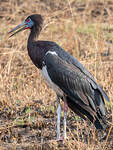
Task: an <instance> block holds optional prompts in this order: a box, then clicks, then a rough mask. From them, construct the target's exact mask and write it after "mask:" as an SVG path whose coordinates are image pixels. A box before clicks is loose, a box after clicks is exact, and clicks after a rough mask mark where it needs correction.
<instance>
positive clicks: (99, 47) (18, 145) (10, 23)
mask: <svg viewBox="0 0 113 150" xmlns="http://www.w3.org/2000/svg"><path fill="white" fill-rule="evenodd" d="M33 13H40V14H42V15H43V16H44V18H45V22H44V27H43V30H42V32H41V34H40V36H39V39H41V40H50V41H55V42H56V43H58V44H59V45H60V46H62V47H63V48H64V49H65V50H66V51H69V52H70V53H71V54H72V55H73V56H74V57H76V58H77V59H78V60H79V61H80V62H81V63H82V64H83V65H84V66H85V67H86V68H87V69H88V70H89V71H90V72H91V73H92V74H93V76H94V77H95V79H96V80H97V82H98V83H99V84H100V85H101V86H102V87H103V89H104V90H105V91H106V92H107V94H108V96H109V98H110V102H109V103H108V102H106V106H107V109H108V116H107V117H108V121H109V122H110V123H111V124H112V123H113V0H33V1H31V0H26V1H25V0H24V1H22V0H0V150H21V149H22V150H112V149H113V128H112V127H111V130H109V134H108V137H107V139H106V141H102V142H100V140H99V135H98V134H97V133H96V131H95V128H94V126H93V125H91V124H89V123H87V122H85V121H83V120H82V119H81V118H79V117H78V116H76V115H75V114H74V113H73V112H71V111H70V110H68V119H67V135H68V139H67V140H65V141H64V142H63V143H62V142H56V141H55V138H56V105H57V104H56V101H55V99H56V96H55V93H54V92H53V91H52V90H51V89H49V88H48V86H47V85H46V83H45V81H44V80H43V78H42V77H41V74H40V72H39V70H38V69H37V68H36V67H35V66H34V65H33V64H32V62H31V60H30V58H29V56H28V54H27V48H26V45H27V38H28V35H29V31H24V32H22V33H19V34H17V35H15V36H14V37H12V38H10V39H9V38H8V34H7V33H8V31H10V29H12V28H13V27H15V26H16V25H18V24H19V23H21V22H22V21H23V20H24V19H25V18H26V17H27V16H28V15H30V14H33ZM62 105H63V103H62ZM62 121H63V114H62ZM62 127H63V125H61V128H62Z"/></svg>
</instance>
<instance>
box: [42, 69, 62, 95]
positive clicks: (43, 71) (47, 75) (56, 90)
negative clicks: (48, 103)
mask: <svg viewBox="0 0 113 150" xmlns="http://www.w3.org/2000/svg"><path fill="white" fill-rule="evenodd" d="M41 73H42V76H43V77H44V79H45V80H46V82H47V84H48V85H49V87H50V88H52V89H53V90H54V91H55V92H56V94H57V95H59V96H63V91H62V90H61V89H60V88H59V87H58V86H57V85H56V84H55V83H53V82H52V80H51V79H50V77H49V74H48V72H47V69H46V66H44V67H43V68H42V70H41Z"/></svg>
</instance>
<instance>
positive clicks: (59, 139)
mask: <svg viewBox="0 0 113 150" xmlns="http://www.w3.org/2000/svg"><path fill="white" fill-rule="evenodd" d="M66 139H68V137H67V136H61V137H59V138H57V139H56V140H57V142H58V141H64V140H66Z"/></svg>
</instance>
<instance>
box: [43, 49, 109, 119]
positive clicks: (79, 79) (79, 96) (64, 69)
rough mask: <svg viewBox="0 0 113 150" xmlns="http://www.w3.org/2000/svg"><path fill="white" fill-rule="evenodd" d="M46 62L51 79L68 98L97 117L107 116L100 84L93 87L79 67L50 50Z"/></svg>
mask: <svg viewBox="0 0 113 150" xmlns="http://www.w3.org/2000/svg"><path fill="white" fill-rule="evenodd" d="M44 62H45V65H46V68H47V72H48V74H49V76H50V78H51V80H52V81H53V82H54V83H55V84H56V85H57V86H59V87H60V89H62V91H63V92H64V93H65V95H66V96H67V97H68V99H70V100H71V101H73V103H75V104H76V105H78V106H80V108H82V109H83V110H84V111H87V112H88V113H89V114H91V116H94V117H95V118H98V119H100V118H102V117H103V116H105V114H106V110H105V107H104V99H103V97H102V94H101V92H100V90H99V89H98V86H97V89H96V84H95V88H93V86H92V83H91V82H90V80H88V77H87V76H85V75H84V73H83V72H82V71H81V70H80V69H79V68H77V67H76V66H74V65H73V64H71V63H68V62H66V61H65V60H62V59H61V58H60V57H59V56H58V55H56V54H52V53H49V52H48V53H47V54H46V56H45V58H44ZM75 109H76V108H75ZM85 115H86V116H87V114H85ZM87 117H88V116H87Z"/></svg>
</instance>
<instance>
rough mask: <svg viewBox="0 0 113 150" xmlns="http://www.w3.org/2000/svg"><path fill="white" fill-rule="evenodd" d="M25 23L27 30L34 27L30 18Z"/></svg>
mask: <svg viewBox="0 0 113 150" xmlns="http://www.w3.org/2000/svg"><path fill="white" fill-rule="evenodd" d="M26 22H27V24H26V27H28V28H31V27H32V26H33V25H34V22H33V21H32V20H31V19H30V18H29V20H28V21H26Z"/></svg>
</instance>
